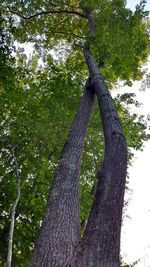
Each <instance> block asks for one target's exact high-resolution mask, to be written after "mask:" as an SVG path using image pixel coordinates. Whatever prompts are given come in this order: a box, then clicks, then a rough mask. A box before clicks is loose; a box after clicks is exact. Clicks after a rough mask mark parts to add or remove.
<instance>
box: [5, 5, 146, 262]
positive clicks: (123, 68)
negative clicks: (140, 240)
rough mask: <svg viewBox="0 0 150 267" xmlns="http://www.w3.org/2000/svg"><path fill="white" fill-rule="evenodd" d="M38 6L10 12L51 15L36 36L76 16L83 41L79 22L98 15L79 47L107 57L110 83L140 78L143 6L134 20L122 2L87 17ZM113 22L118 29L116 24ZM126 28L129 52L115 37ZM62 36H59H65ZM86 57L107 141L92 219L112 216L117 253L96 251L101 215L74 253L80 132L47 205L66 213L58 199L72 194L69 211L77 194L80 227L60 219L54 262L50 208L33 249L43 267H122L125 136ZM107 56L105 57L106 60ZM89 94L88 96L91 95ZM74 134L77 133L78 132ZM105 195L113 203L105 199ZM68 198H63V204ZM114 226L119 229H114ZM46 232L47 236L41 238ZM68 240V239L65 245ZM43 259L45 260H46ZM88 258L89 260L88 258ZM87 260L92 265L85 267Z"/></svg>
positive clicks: (75, 23) (69, 144) (143, 50)
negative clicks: (63, 178)
mask: <svg viewBox="0 0 150 267" xmlns="http://www.w3.org/2000/svg"><path fill="white" fill-rule="evenodd" d="M72 4H74V3H72ZM76 4H77V3H76ZM83 4H84V3H83ZM118 4H119V5H118ZM38 5H39V4H38ZM38 5H37V3H35V6H34V5H33V6H32V7H31V6H29V5H26V6H25V7H24V8H25V9H26V10H25V9H22V8H23V7H22V6H21V7H20V6H18V7H17V5H14V6H13V2H12V6H11V4H10V11H11V12H12V13H18V12H15V11H14V10H13V8H14V7H16V8H18V9H19V10H20V9H21V11H22V10H25V12H26V11H27V12H28V13H29V14H30V15H29V16H27V17H26V16H25V15H21V13H20V16H21V17H23V18H24V19H25V21H26V20H27V21H28V20H30V19H32V18H34V19H37V20H38V16H37V13H36V14H33V13H32V8H35V7H36V10H37V12H38V13H40V14H41V15H43V14H44V13H46V14H47V13H50V14H53V16H52V17H49V18H48V20H45V21H42V19H41V18H40V23H41V24H40V23H38V24H37V25H38V26H39V29H38V30H39V32H38V34H39V33H40V30H41V29H42V27H45V26H46V23H51V24H52V27H51V29H52V32H53V31H54V32H56V34H57V31H55V30H54V29H55V28H56V20H57V19H58V17H57V16H56V14H58V13H59V14H61V13H63V14H66V18H64V17H61V18H60V22H61V23H62V22H63V27H64V29H65V27H66V26H68V18H67V16H68V14H72V15H73V16H72V17H71V23H70V28H71V31H73V28H74V26H75V29H77V33H80V32H81V33H82V36H84V35H85V34H86V31H85V30H84V23H81V21H80V20H81V18H82V19H83V18H84V19H85V21H86V20H87V21H89V22H91V19H92V17H91V10H92V9H95V10H96V11H97V12H96V13H95V14H94V21H96V26H97V28H98V30H97V31H96V34H95V36H87V37H85V38H84V41H82V42H81V43H78V47H79V46H80V47H83V43H84V42H85V41H86V43H88V46H90V47H91V48H92V50H93V54H94V56H98V59H99V58H100V59H101V58H102V59H103V57H105V61H106V62H105V65H106V68H105V69H104V70H102V73H103V75H104V77H105V78H107V77H108V78H107V79H108V81H109V80H112V81H115V80H116V78H117V77H121V78H123V79H126V80H127V81H128V79H129V78H130V77H134V78H135V77H139V75H140V73H139V70H138V69H137V67H138V65H139V63H140V61H141V60H144V59H145V58H146V53H147V44H148V38H147V34H146V33H145V28H144V23H142V18H143V16H144V15H145V14H144V11H143V6H142V5H141V6H140V7H138V8H137V10H136V12H135V14H132V13H131V12H130V11H129V10H126V9H125V7H124V1H112V2H109V1H104V2H103V3H102V5H103V6H100V4H99V3H97V1H95V2H94V3H90V1H89V3H88V6H86V10H85V12H83V11H84V9H83V8H82V9H81V10H83V11H81V12H79V11H78V8H76V9H75V7H72V6H71V5H70V6H69V4H68V7H69V8H70V10H67V11H64V10H61V8H64V7H65V8H66V5H67V3H66V2H65V3H64V2H63V3H61V4H60V3H59V5H60V6H59V5H57V6H56V5H55V6H54V5H53V3H51V5H52V7H54V9H53V10H51V11H48V12H47V11H41V12H40V11H39V6H38ZM40 5H41V6H40V8H41V7H42V5H45V4H43V3H40ZM102 7H103V8H102ZM43 8H44V10H45V9H46V6H45V7H44V6H43ZM87 8H90V10H89V12H87V11H88V10H87ZM98 12H101V14H100V15H101V16H99V13H98ZM106 12H107V14H109V15H111V16H108V17H109V19H108V20H107V21H106V23H105V24H104V23H103V27H101V30H102V37H103V38H102V42H101V43H100V45H99V38H100V32H99V29H100V27H99V26H98V25H102V24H101V20H100V19H99V18H103V19H104V16H105V14H106ZM89 14H90V17H89ZM74 15H77V16H79V18H80V19H79V18H77V19H74ZM112 21H113V22H115V23H114V24H112ZM38 22H39V21H38ZM60 22H59V25H61V23H60ZM22 23H23V24H24V21H22ZM42 23H43V25H42ZM79 23H80V25H81V26H82V27H80V28H79V26H78V25H79ZM92 23H93V20H92ZM44 24H45V25H44ZM110 25H112V26H113V27H112V32H111V31H108V29H109V27H110ZM125 25H126V26H127V34H128V33H130V36H132V34H133V33H134V40H132V42H131V46H128V47H127V46H126V47H125V43H126V41H127V40H128V39H127V38H128V35H125V36H123V38H122V40H121V41H122V42H120V43H119V45H116V39H115V40H114V39H113V34H114V32H117V34H118V37H119V36H120V35H121V34H122V33H123V31H124V26H125ZM59 27H61V26H58V30H60V29H59ZM21 28H22V26H21ZM20 30H21V29H20ZM35 30H37V29H35V28H33V27H32V21H31V23H30V24H28V28H27V32H26V34H27V36H26V37H30V34H32V31H35ZM67 30H68V29H67ZM68 32H69V30H68ZM18 33H19V35H18V37H19V38H22V37H20V36H21V35H20V31H19V30H18ZM18 33H17V34H18ZM59 33H60V34H61V31H60V32H59ZM62 34H63V35H64V33H62ZM48 35H49V33H48ZM78 35H79V34H78ZM74 37H75V35H74V33H73V32H72V35H71V33H70V34H69V36H68V34H66V35H65V40H66V42H70V43H71V42H72V41H74ZM62 39H63V38H62ZM51 40H52V43H53V44H56V42H57V41H58V38H54V40H53V39H51ZM106 40H107V42H108V44H107V46H106V44H105V42H106ZM139 40H140V44H141V45H140V46H139V43H138V41H139ZM37 42H39V41H38V40H37ZM46 42H47V38H46ZM122 44H123V45H122ZM41 45H46V44H45V39H44V40H43V44H41ZM48 45H49V44H48ZM78 47H77V48H76V46H75V47H74V54H75V55H78V56H79V61H81V60H83V56H82V54H81V50H80V51H79V48H78ZM101 48H102V49H101ZM125 48H126V49H128V54H127V53H126V49H125ZM123 50H125V51H123ZM115 51H117V54H116V53H114V52H115ZM84 52H85V58H86V59H87V63H88V64H89V70H90V75H91V79H92V82H91V84H90V86H89V87H90V88H92V91H93V89H94V91H95V92H96V94H97V97H98V100H99V103H100V108H101V114H102V123H103V128H104V137H105V158H104V164H103V167H102V171H100V172H98V176H100V177H101V178H100V181H99V182H98V186H97V193H96V196H95V200H94V204H93V208H92V209H91V214H92V213H93V212H94V210H96V212H97V210H99V208H100V207H102V210H103V212H104V214H105V215H106V216H108V215H109V216H110V217H109V219H110V222H111V226H112V229H113V230H114V232H113V231H112V232H113V234H114V233H116V247H114V248H113V247H111V246H110V247H109V250H108V251H107V250H106V249H104V250H103V248H104V245H105V246H106V247H107V243H105V242H107V241H108V240H109V239H108V240H106V239H104V240H103V244H102V245H100V240H98V242H97V244H96V245H95V244H94V242H95V240H96V239H95V236H96V238H98V237H99V234H98V233H99V232H102V233H103V232H104V224H103V223H102V224H101V225H97V222H98V221H99V220H100V219H101V214H102V213H100V212H98V215H97V217H95V216H92V215H91V216H90V217H89V221H88V223H87V227H86V230H85V234H84V237H83V239H82V241H81V242H80V245H79V246H78V249H77V250H76V246H77V244H78V242H79V202H78V201H77V200H78V199H79V191H78V184H79V181H78V179H79V166H80V157H81V152H82V146H83V137H84V134H85V132H84V134H83V133H82V131H81V132H79V133H80V134H82V139H81V141H82V142H81V144H80V149H79V147H78V145H77V144H78V141H79V140H78V138H77V140H75V139H74V138H73V140H72V139H71V142H70V141H69V142H67V144H66V146H65V147H64V150H63V152H62V161H60V164H59V167H58V170H59V171H58V172H57V175H58V176H57V175H56V176H55V179H54V182H53V186H52V191H51V192H52V193H53V192H55V196H56V200H57V201H56V202H57V206H55V198H54V196H53V195H52V196H51V194H52V193H51V194H50V197H49V203H52V200H51V199H52V198H53V203H54V212H56V210H57V208H58V207H59V208H60V210H62V208H64V206H62V205H61V199H60V196H61V195H63V190H65V189H66V188H67V190H68V189H70V191H67V192H69V193H68V194H64V195H65V196H66V197H67V198H68V201H65V204H64V205H66V207H67V206H68V204H69V197H70V195H71V192H72V193H73V194H72V196H73V195H74V198H73V200H74V201H77V202H74V201H73V204H72V212H75V210H74V209H73V207H74V208H76V212H75V214H76V217H77V218H76V221H73V222H72V218H71V216H69V219H68V220H67V219H66V220H65V217H63V216H60V215H61V213H59V216H60V228H59V229H58V232H59V233H60V234H59V235H58V237H57V238H56V243H57V245H58V244H59V248H60V250H59V252H60V254H59V255H60V257H58V256H57V258H56V257H55V253H56V251H57V253H58V249H57V247H58V246H57V245H56V251H55V247H52V246H51V248H52V250H53V256H52V254H51V255H50V254H49V253H48V251H49V247H48V245H47V246H45V244H44V242H47V244H48V242H50V241H49V238H50V236H49V235H47V233H45V231H46V227H47V225H48V228H50V222H49V219H48V216H49V209H50V208H51V207H50V206H49V205H48V209H47V212H46V217H45V220H44V222H43V228H42V230H41V235H40V238H39V240H42V242H41V241H38V242H37V247H36V249H35V254H34V255H37V254H38V255H39V253H38V252H39V251H37V248H38V246H39V245H38V244H40V247H41V248H42V244H43V245H44V248H43V251H42V249H41V253H42V255H43V257H44V259H43V258H42V257H39V262H40V263H39V264H40V265H39V266H42V264H43V266H45V265H44V264H47V266H48V264H50V266H65V264H66V265H68V264H72V266H74V264H77V266H81V262H82V266H84V265H86V266H88V265H89V266H99V265H98V264H101V266H111V265H112V266H119V241H120V234H119V232H120V227H121V213H122V207H123V194H124V187H125V172H126V147H125V143H124V138H123V135H122V130H121V128H120V126H119V124H118V119H117V115H116V113H115V110H114V108H113V106H112V100H111V98H110V95H109V93H108V91H107V89H106V86H105V85H104V83H103V80H102V75H101V74H100V73H99V71H98V69H97V67H96V65H95V63H94V62H93V59H92V57H91V54H90V51H89V49H87V46H84ZM106 52H107V55H106ZM123 52H124V53H123ZM134 53H137V54H138V57H137V56H135V57H133V58H132V59H133V60H132V62H130V67H128V64H129V59H131V55H132V56H133V54H134ZM87 55H88V56H87ZM104 55H105V56H104ZM89 61H90V63H89ZM72 62H73V60H72ZM110 66H111V71H110ZM84 67H85V66H84ZM84 71H85V70H84V69H83V72H84ZM108 74H109V75H108ZM90 90H91V89H90ZM101 91H102V93H101ZM88 93H90V91H89V92H88ZM92 94H94V93H93V92H92ZM103 94H104V97H101V95H103ZM86 103H87V102H86V101H85V102H84V105H83V106H84V109H86V108H87V110H88V108H89V106H88V105H86ZM88 103H89V102H88ZM104 104H105V107H107V105H108V110H107V112H108V113H110V117H107V113H106V110H104V108H105V107H104ZM81 105H82V104H81ZM81 111H82V112H83V111H84V110H83V109H81ZM89 113H90V112H89ZM79 115H80V112H79ZM88 117H89V116H88ZM76 118H77V117H76ZM108 121H109V122H110V121H111V123H109V124H107V123H108ZM79 122H80V120H79ZM86 123H87V122H86ZM79 125H80V124H79ZM108 125H110V128H108ZM80 126H81V125H80ZM106 126H107V127H106ZM74 129H75V130H77V128H76V127H75V128H74ZM81 129H83V128H82V127H81ZM85 129H86V126H85V128H84V130H85ZM71 134H72V135H73V132H72V131H71V132H70V136H71ZM70 136H69V140H70V138H72V137H70ZM77 137H78V136H77ZM117 140H119V141H117ZM73 142H76V143H75V145H76V146H75V145H74V143H73ZM115 142H116V143H117V142H119V145H120V146H122V147H123V151H121V150H118V149H119V146H117V144H116V143H115ZM72 146H73V147H74V153H75V151H76V153H77V154H76V153H75V155H76V157H74V158H73V159H72V156H70V155H72V153H71V152H72V151H70V150H72V149H71V147H72ZM121 152H122V161H123V162H121V164H120V166H119V168H120V169H119V168H118V169H117V170H118V172H123V174H122V179H121V185H122V186H121V188H122V190H119V187H118V185H119V184H118V183H117V184H115V182H116V181H117V178H116V177H118V178H120V177H119V176H116V175H113V173H114V172H115V168H117V166H118V165H119V164H118V163H119V162H120V161H121V157H120V153H121ZM69 153H71V154H69ZM113 153H114V154H115V157H114V156H113V160H114V162H113V161H112V160H111V156H112V155H114V154H113ZM66 155H67V156H66ZM66 157H67V159H68V158H69V159H72V161H73V162H72V161H71V160H68V161H67V164H66V165H65V164H64V162H66V160H64V158H66ZM110 162H111V163H113V164H114V165H113V164H112V165H111V164H110ZM76 163H78V164H76ZM61 164H62V165H61ZM117 164H118V165H117ZM64 166H65V167H64ZM73 166H76V168H77V169H75V170H76V174H75V173H74V172H73ZM106 166H107V168H106ZM61 168H62V169H61ZM109 168H110V170H109ZM60 169H61V171H60ZM71 170H72V172H71ZM65 171H67V173H69V175H67V176H66V175H65ZM71 173H72V174H71ZM110 173H111V175H112V179H111V182H110V184H109V185H108V178H109V177H110ZM60 175H64V177H66V186H64V184H62V185H61V183H62V180H60V179H58V178H59V176H60ZM70 175H71V178H72V179H73V178H74V179H73V181H72V180H71V179H70V181H69V182H72V183H71V184H70V186H68V183H69V182H68V180H67V178H69V177H70ZM74 175H75V176H74ZM56 177H57V178H56ZM104 177H106V178H105V179H104ZM113 178H114V179H113ZM73 182H74V183H75V187H73V186H72V185H73ZM55 183H56V184H57V187H55ZM58 183H60V184H59V186H58ZM112 184H114V185H115V186H114V187H112V186H111V185H112ZM59 188H61V190H58V189H59ZM105 188H107V192H106V190H105ZM75 189H76V190H75ZM113 189H116V190H117V192H119V193H120V194H118V195H116V192H115V193H114V191H113ZM57 190H58V191H57ZM72 190H73V191H72ZM99 192H101V195H100V194H99ZM108 192H109V194H108ZM57 194H58V197H57ZM59 194H60V195H59ZM107 194H108V196H109V197H110V198H109V197H108V198H107V197H106V195H107ZM115 196H116V198H115ZM103 197H104V198H105V197H106V199H105V200H107V201H106V202H104V201H103ZM67 198H65V200H66V199H67ZM118 199H119V200H118ZM98 200H99V201H98ZM110 201H111V202H110ZM116 201H117V204H118V205H115V204H116ZM112 202H113V203H114V205H113V208H112ZM119 202H120V203H119ZM110 203H111V206H110ZM74 204H76V205H74ZM119 204H120V205H119ZM51 205H52V204H51ZM110 207H111V211H112V213H111V212H110V214H108V209H109V210H110ZM115 209H116V212H117V214H119V217H117V216H115V217H114V216H113V215H114V214H115V215H116V212H115ZM58 210H59V209H58ZM113 212H114V213H113ZM63 214H64V212H63ZM65 215H66V216H67V215H68V214H67V212H66V214H65ZM70 215H71V213H70ZM53 218H54V217H53ZM112 218H113V220H112ZM107 219H108V218H107ZM47 220H48V223H47ZM92 220H93V221H92ZM55 221H56V219H55V218H54V221H53V222H52V221H51V226H53V225H55V224H54V223H55ZM70 221H71V223H72V224H73V223H74V227H73V225H71V226H70V225H69V224H70ZM91 222H92V224H91ZM112 222H113V223H112ZM44 225H45V226H44ZM65 225H67V227H68V229H70V231H69V233H70V236H69V233H68V231H67V232H66V231H65V230H64V231H63V233H64V235H63V236H62V237H61V235H62V227H63V226H65ZM116 225H117V226H118V227H116ZM69 227H71V228H69ZM92 227H95V228H94V229H95V231H94V229H93V228H92ZM113 227H114V228H113ZM48 228H47V229H48ZM68 229H67V230H68ZM72 229H73V230H74V234H73V233H72V231H71V230H72ZM91 229H92V233H93V231H94V233H95V235H93V239H92V238H91V234H90V235H89V232H90V233H91ZM108 229H109V227H108V228H107V229H105V230H106V232H105V233H108V231H107V230H108ZM42 231H43V233H44V234H43V233H42ZM50 232H51V231H50ZM53 233H54V236H55V234H56V232H55V231H54V232H53ZM43 236H44V240H43ZM66 236H67V239H66ZM102 236H103V237H104V238H105V235H102ZM71 237H72V238H71ZM108 237H109V238H110V243H109V244H111V241H112V236H111V235H110V232H109V235H108ZM46 238H47V239H46ZM52 238H53V237H52ZM68 239H69V241H68V242H66V241H67V240H68ZM86 239H88V241H89V240H90V242H89V246H87V245H86V249H85V250H84V251H85V254H84V253H83V252H82V250H83V249H84V248H85V244H86ZM52 240H53V239H52ZM64 241H65V244H66V246H65V245H64ZM51 242H52V241H51ZM62 243H63V246H62ZM60 244H61V245H60ZM98 244H99V245H98ZM90 246H91V247H90ZM91 248H92V249H91ZM65 249H66V251H65V253H64V251H61V250H65ZM88 249H90V252H91V254H93V255H92V256H91V258H90V254H89V252H88ZM98 249H100V251H103V253H101V254H100V253H99V252H98V253H97V254H96V257H95V253H96V251H97V250H98ZM66 252H67V253H68V254H67V253H66ZM107 252H108V253H109V252H110V255H109V257H108V255H107V254H106V253H107ZM74 253H75V254H77V255H75V256H74V258H75V259H77V263H75V261H74V259H73V261H72V257H73V254H74ZM87 253H88V254H87ZM81 254H82V255H83V256H82V257H80V256H79V255H81ZM45 255H47V257H46V256H45ZM87 255H89V257H87ZM66 256H67V262H66ZM101 256H103V257H101ZM34 257H35V256H34ZM34 257H33V260H32V263H31V266H32V265H33V266H34V265H35V264H36V266H38V265H37V264H38V262H37V261H35V258H34ZM49 257H50V258H49ZM36 258H37V257H36ZM94 258H95V260H96V262H94ZM85 259H86V260H87V261H88V262H86V261H85ZM36 260H37V259H36ZM41 260H42V262H41ZM44 260H45V262H44ZM78 261H79V262H78ZM49 262H50V263H49ZM71 262H72V263H71ZM90 264H91V265H90ZM92 264H93V265H92ZM95 264H97V265H95Z"/></svg>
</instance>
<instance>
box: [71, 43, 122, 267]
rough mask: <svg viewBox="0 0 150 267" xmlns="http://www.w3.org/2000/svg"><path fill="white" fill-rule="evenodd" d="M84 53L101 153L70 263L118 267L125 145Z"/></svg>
mask: <svg viewBox="0 0 150 267" xmlns="http://www.w3.org/2000/svg"><path fill="white" fill-rule="evenodd" d="M84 55H85V59H86V62H87V65H88V68H89V72H90V75H91V81H92V84H93V86H94V88H95V92H96V94H97V98H98V102H99V106H100V113H101V118H102V123H103V131H104V137H105V156H104V162H103V166H102V167H101V169H100V170H99V171H98V174H97V177H98V185H97V190H96V194H95V198H94V201H93V205H92V208H91V212H90V216H89V220H88V223H87V226H86V229H85V232H84V236H83V238H82V240H81V242H80V245H79V246H78V249H77V251H76V255H75V256H74V259H73V261H72V264H71V266H72V267H74V266H78V267H85V266H86V267H119V265H120V264H119V255H120V231H121V219H122V209H123V199H124V191H125V179H126V169H127V146H126V141H125V138H124V135H123V132H122V129H121V126H120V123H119V120H118V116H117V113H116V111H115V109H114V107H113V102H112V98H111V95H110V93H109V91H108V90H107V88H106V85H105V83H104V81H103V78H102V75H101V74H100V73H99V70H98V68H97V66H96V64H95V62H94V60H93V58H92V55H91V53H90V51H89V49H88V47H87V46H85V47H84Z"/></svg>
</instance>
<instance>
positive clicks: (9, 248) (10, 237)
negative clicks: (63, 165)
mask: <svg viewBox="0 0 150 267" xmlns="http://www.w3.org/2000/svg"><path fill="white" fill-rule="evenodd" d="M12 153H13V160H14V164H15V167H16V178H17V185H18V189H17V195H16V199H15V201H14V203H13V205H12V210H11V223H10V230H9V239H8V253H7V263H6V267H11V265H12V247H13V235H14V226H15V212H16V207H17V205H18V202H19V199H20V175H19V167H18V162H17V159H16V157H15V155H14V151H13V152H12Z"/></svg>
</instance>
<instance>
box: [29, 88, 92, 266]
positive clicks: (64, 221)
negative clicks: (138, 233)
mask: <svg viewBox="0 0 150 267" xmlns="http://www.w3.org/2000/svg"><path fill="white" fill-rule="evenodd" d="M94 99H95V95H94V93H93V92H91V91H90V90H87V89H86V90H85V92H84V95H83V97H82V100H81V103H80V106H79V109H78V112H77V114H76V116H75V119H74V122H73V125H72V128H71V130H70V132H69V135H68V139H67V141H66V143H65V145H64V148H63V151H62V153H61V158H60V162H59V165H58V168H57V171H56V174H55V177H54V180H53V184H52V188H51V190H50V193H49V198H48V204H47V209H46V213H45V217H44V220H43V223H42V227H41V231H40V235H39V238H38V240H37V242H36V245H35V250H34V253H33V258H32V261H31V264H30V267H42V266H43V267H48V266H50V267H65V266H68V265H69V262H70V261H71V259H72V256H73V254H74V251H75V250H76V247H77V246H78V243H79V238H80V233H79V231H80V208H79V207H80V189H79V177H80V161H81V155H82V150H83V145H84V138H85V134H86V130H87V127H88V123H89V118H90V114H91V112H92V106H93V103H94Z"/></svg>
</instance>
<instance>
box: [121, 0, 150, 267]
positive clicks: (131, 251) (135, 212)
mask: <svg viewBox="0 0 150 267" xmlns="http://www.w3.org/2000/svg"><path fill="white" fill-rule="evenodd" d="M139 3H140V1H139V0H128V1H127V7H129V8H131V9H132V10H135V5H136V4H139ZM146 10H150V1H148V3H147V4H146ZM148 71H149V72H150V62H149V63H148ZM140 88H141V82H134V84H133V86H132V88H129V87H127V86H126V87H125V88H122V90H121V93H125V92H126V93H127V92H130V93H136V99H137V100H138V101H139V102H142V103H143V105H141V106H140V107H139V108H136V113H138V114H142V115H145V116H146V115H148V114H150V88H146V89H145V91H140ZM133 112H135V110H133ZM149 158H150V141H148V142H145V148H144V150H143V152H141V151H138V152H137V151H136V152H135V157H134V161H133V164H132V166H131V167H130V168H129V177H130V179H129V188H131V190H132V198H131V201H130V203H129V206H128V208H127V214H128V215H129V217H130V219H125V221H124V225H123V227H122V255H123V256H124V260H126V262H128V263H132V262H134V261H136V260H138V259H141V260H140V262H139V263H138V264H137V265H136V266H137V267H150V160H149Z"/></svg>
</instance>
